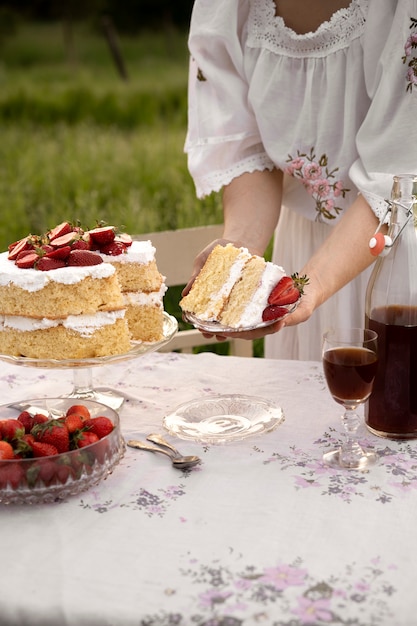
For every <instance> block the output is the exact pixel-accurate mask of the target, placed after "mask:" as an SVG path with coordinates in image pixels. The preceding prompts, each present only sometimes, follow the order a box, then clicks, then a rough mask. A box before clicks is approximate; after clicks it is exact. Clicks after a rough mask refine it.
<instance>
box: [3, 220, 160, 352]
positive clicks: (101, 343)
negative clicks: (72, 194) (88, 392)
mask: <svg viewBox="0 0 417 626" xmlns="http://www.w3.org/2000/svg"><path fill="white" fill-rule="evenodd" d="M145 243H147V244H149V245H147V246H145V247H146V252H147V254H148V257H147V258H150V257H151V252H152V251H151V249H150V248H151V246H150V242H145ZM131 247H132V239H131V237H130V236H129V235H126V234H125V233H123V234H118V233H117V229H116V228H115V227H113V226H99V227H98V228H95V229H91V230H86V231H84V230H83V229H82V228H80V227H79V226H73V225H72V224H70V223H69V222H63V223H62V224H59V225H58V226H56V227H55V228H53V229H51V230H50V231H48V232H47V233H46V234H45V235H42V236H39V235H28V236H27V237H25V238H23V239H21V240H20V241H18V242H16V243H14V244H11V245H10V246H9V250H8V252H4V253H2V254H0V352H1V353H2V354H10V355H15V356H26V357H31V358H41V359H44V358H53V359H74V358H76V359H78V358H89V357H100V356H108V355H114V354H122V353H125V352H127V351H128V350H129V349H130V346H131V343H130V341H131V339H132V338H134V339H137V340H142V341H153V340H154V337H155V338H157V339H159V338H161V336H162V296H161V297H160V302H159V309H158V314H160V324H159V328H158V329H155V331H154V333H153V335H152V337H151V338H149V337H150V335H149V333H147V332H143V333H142V334H141V333H140V331H138V329H137V328H135V329H134V332H132V331H131V330H130V328H129V324H128V320H127V316H126V306H127V305H126V301H125V298H124V295H123V293H122V288H121V285H120V282H119V278H118V271H117V265H118V264H117V259H121V258H123V259H125V258H128V257H129V251H130V248H131ZM153 252H154V249H153ZM134 256H135V255H132V257H131V258H132V263H131V265H132V268H131V269H132V273H134V269H133V267H135V266H136V262H135V261H134V260H133V259H134ZM153 261H154V259H153ZM137 265H139V264H137ZM143 265H144V263H142V264H141V265H140V272H142V273H143V267H142V266H143ZM155 271H156V270H155V268H154V267H153V266H152V272H151V273H155ZM159 276H160V275H159ZM160 281H161V284H162V283H163V277H161V278H160ZM161 284H160V285H159V286H158V289H159V293H161V292H162V291H163V290H162V287H161ZM138 290H140V287H139V285H138ZM158 331H159V334H158ZM155 340H156V339H155Z"/></svg>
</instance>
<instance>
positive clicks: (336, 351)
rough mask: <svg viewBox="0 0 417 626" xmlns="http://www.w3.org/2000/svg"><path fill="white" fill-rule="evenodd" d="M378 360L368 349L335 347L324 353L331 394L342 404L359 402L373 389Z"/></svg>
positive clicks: (324, 363) (325, 370)
mask: <svg viewBox="0 0 417 626" xmlns="http://www.w3.org/2000/svg"><path fill="white" fill-rule="evenodd" d="M377 365H378V361H377V356H376V354H375V353H374V352H371V351H370V350H367V349H366V348H353V347H352V348H332V349H330V350H326V352H325V353H324V355H323V370H324V375H325V376H326V380H327V385H328V387H329V389H330V393H331V394H332V396H333V398H334V399H335V400H336V402H340V404H349V402H351V403H352V404H359V403H360V402H363V401H365V400H366V398H368V396H369V394H370V393H371V391H372V383H373V381H374V378H375V373H376V369H377Z"/></svg>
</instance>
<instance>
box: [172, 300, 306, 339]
mask: <svg viewBox="0 0 417 626" xmlns="http://www.w3.org/2000/svg"><path fill="white" fill-rule="evenodd" d="M297 306H298V301H297V302H295V303H294V304H290V305H288V306H283V307H280V308H282V309H285V310H286V312H285V314H284V315H281V317H277V318H276V319H274V320H268V321H267V322H261V323H260V324H256V325H255V326H242V327H241V328H232V327H231V326H222V324H220V323H219V322H212V321H209V320H200V319H199V318H198V317H196V316H195V315H193V314H192V313H189V312H188V311H184V312H183V314H182V317H183V320H184V321H185V322H188V323H189V324H192V325H193V326H194V328H197V330H201V331H203V332H207V333H213V334H214V335H216V334H219V333H242V332H247V331H250V330H256V329H258V328H265V327H267V326H271V325H272V324H275V322H280V321H281V320H283V319H284V318H286V317H287V315H289V314H290V313H293V312H294V311H295V309H296V308H297Z"/></svg>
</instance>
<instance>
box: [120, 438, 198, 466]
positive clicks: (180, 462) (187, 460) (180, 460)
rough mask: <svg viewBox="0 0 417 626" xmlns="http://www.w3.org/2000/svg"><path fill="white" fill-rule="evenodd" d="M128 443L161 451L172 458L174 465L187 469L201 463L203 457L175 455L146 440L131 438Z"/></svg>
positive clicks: (134, 446)
mask: <svg viewBox="0 0 417 626" xmlns="http://www.w3.org/2000/svg"><path fill="white" fill-rule="evenodd" d="M127 445H128V446H130V447H131V448H138V449H139V450H148V451H149V452H161V453H162V454H166V456H169V458H170V459H171V463H172V465H173V466H174V467H176V468H177V469H187V468H189V467H194V465H198V464H199V463H201V459H200V458H199V457H198V456H181V455H180V456H175V454H174V453H173V452H172V451H169V450H164V449H163V448H157V447H156V446H150V445H149V444H148V443H146V442H145V441H137V440H135V439H130V440H129V441H128V442H127Z"/></svg>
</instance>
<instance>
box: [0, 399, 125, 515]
mask: <svg viewBox="0 0 417 626" xmlns="http://www.w3.org/2000/svg"><path fill="white" fill-rule="evenodd" d="M74 404H76V401H74V398H36V399H32V400H25V401H23V402H19V403H11V404H4V405H2V406H0V420H4V419H10V418H12V419H17V418H18V417H19V414H20V412H22V411H24V410H27V411H29V413H31V414H35V413H41V414H42V413H43V414H45V415H47V416H48V418H49V419H52V418H55V419H56V418H57V417H61V416H63V415H65V413H66V412H67V410H68V409H69V408H70V407H71V406H73V405H74ZM79 404H82V405H84V406H85V407H86V408H87V409H88V410H89V412H90V414H91V417H98V416H105V417H108V418H109V419H110V420H111V422H112V423H113V430H112V431H111V432H110V433H109V434H108V435H105V436H104V437H102V438H101V439H99V440H98V441H96V442H94V443H92V444H90V445H87V446H85V447H82V448H76V449H74V450H69V451H68V452H62V453H60V454H54V455H51V456H44V457H38V458H22V459H11V460H0V503H1V504H41V503H45V502H56V501H59V500H63V499H65V498H67V497H68V496H74V495H77V494H78V493H80V492H82V491H85V490H86V489H89V488H90V487H91V486H93V485H95V484H97V483H98V482H100V481H101V480H102V479H103V478H105V477H106V476H107V475H108V474H110V473H111V472H112V471H113V469H114V467H115V466H116V465H117V463H119V461H120V459H121V458H122V457H123V454H124V451H125V442H124V439H123V437H122V435H121V432H120V420H119V415H118V414H117V413H116V411H114V410H113V409H111V408H110V407H108V406H106V405H104V404H100V403H98V402H95V401H92V400H82V402H79Z"/></svg>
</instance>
